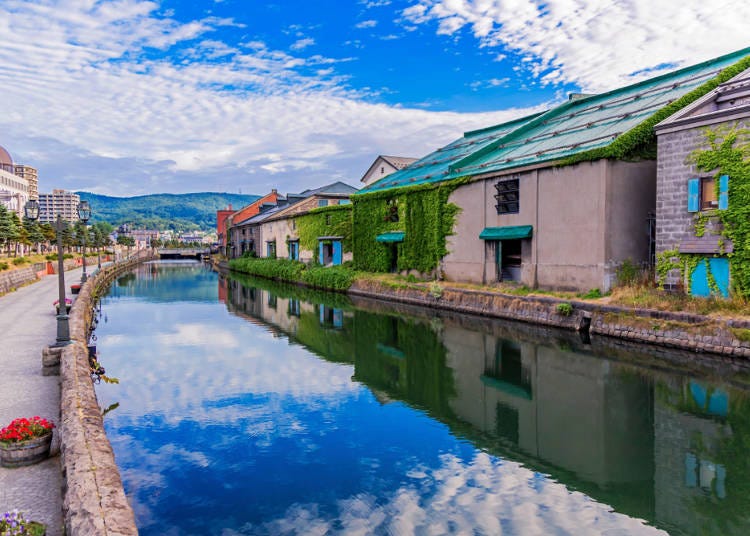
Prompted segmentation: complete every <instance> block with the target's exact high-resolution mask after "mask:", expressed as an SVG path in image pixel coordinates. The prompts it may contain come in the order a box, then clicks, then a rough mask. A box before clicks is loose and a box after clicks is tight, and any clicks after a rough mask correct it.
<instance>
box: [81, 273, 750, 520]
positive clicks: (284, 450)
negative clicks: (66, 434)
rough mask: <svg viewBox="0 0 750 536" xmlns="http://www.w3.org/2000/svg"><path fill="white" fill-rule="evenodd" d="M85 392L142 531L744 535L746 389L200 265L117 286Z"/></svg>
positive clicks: (748, 501) (601, 352) (451, 317)
mask: <svg viewBox="0 0 750 536" xmlns="http://www.w3.org/2000/svg"><path fill="white" fill-rule="evenodd" d="M98 316H99V320H98V325H97V328H96V330H95V332H94V335H95V338H96V341H95V342H94V344H96V345H97V347H98V352H99V357H100V360H101V362H102V364H103V365H104V366H105V367H106V370H107V375H108V376H110V377H115V378H117V380H119V383H106V382H102V383H100V384H98V385H97V396H98V398H99V402H100V405H101V406H102V408H103V410H104V411H106V415H105V427H106V431H107V435H108V437H109V438H110V441H111V443H112V446H113V448H114V451H115V457H116V461H117V464H118V466H119V467H120V471H121V474H122V478H123V482H124V486H125V491H126V494H127V496H128V498H129V500H130V501H131V504H132V506H133V509H134V511H135V515H136V521H137V524H138V527H139V530H140V533H141V534H144V535H152V534H153V535H156V534H170V535H178V534H179V535H182V534H185V535H187V534H211V535H236V534H306V535H307V534H403V535H410V534H451V533H455V534H520V535H526V534H601V533H608V534H664V533H669V534H748V533H750V397H749V396H748V394H750V392H749V390H748V387H747V386H748V385H750V375H748V372H747V370H746V369H745V367H743V366H740V365H738V364H737V363H733V362H731V361H722V360H716V359H705V358H704V359H698V357H697V356H696V355H695V354H693V355H690V354H680V353H678V352H671V351H667V350H664V349H649V348H644V347H640V346H635V345H627V344H625V343H622V342H618V341H612V340H603V339H601V338H594V340H593V341H591V342H590V343H585V342H583V341H582V340H581V339H580V338H579V337H578V336H577V334H572V333H567V332H562V331H555V330H549V329H544V328H540V327H537V326H531V325H525V324H516V323H507V322H502V321H497V320H489V319H483V318H479V317H471V316H464V315H455V314H446V313H438V312H436V311H432V310H425V309H420V308H415V307H408V306H403V305H397V304H388V303H385V302H380V301H376V300H367V299H350V298H348V297H346V296H343V295H338V294H331V293H323V292H317V291H312V290H309V289H304V288H299V287H296V286H290V285H284V284H279V283H273V282H269V281H266V280H261V279H252V278H246V277H235V276H233V275H232V276H226V275H220V274H217V273H215V272H213V271H211V270H210V269H208V268H206V267H204V266H203V265H201V264H199V263H197V262H165V261H162V262H154V263H148V264H144V265H141V266H140V267H139V268H138V269H137V270H136V271H134V272H132V273H129V274H126V275H123V276H122V277H120V278H119V279H117V280H116V281H115V282H114V283H113V285H112V287H111V289H110V291H109V294H108V295H106V296H105V297H104V298H103V299H102V302H101V311H100V313H99V315H98Z"/></svg>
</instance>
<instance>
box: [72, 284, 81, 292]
mask: <svg viewBox="0 0 750 536" xmlns="http://www.w3.org/2000/svg"><path fill="white" fill-rule="evenodd" d="M70 292H72V293H73V294H78V293H79V292H81V285H79V284H75V285H70Z"/></svg>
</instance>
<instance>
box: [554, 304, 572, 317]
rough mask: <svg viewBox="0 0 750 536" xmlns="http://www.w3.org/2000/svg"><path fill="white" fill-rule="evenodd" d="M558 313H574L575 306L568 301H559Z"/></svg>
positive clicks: (567, 314)
mask: <svg viewBox="0 0 750 536" xmlns="http://www.w3.org/2000/svg"><path fill="white" fill-rule="evenodd" d="M557 314H559V315H560V316H570V315H572V314H573V306H572V305H570V304H569V303H568V302H563V303H558V304H557Z"/></svg>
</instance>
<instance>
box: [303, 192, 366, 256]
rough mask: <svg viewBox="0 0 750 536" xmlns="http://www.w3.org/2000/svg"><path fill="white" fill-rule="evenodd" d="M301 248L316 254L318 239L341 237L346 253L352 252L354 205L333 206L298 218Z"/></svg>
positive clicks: (317, 209)
mask: <svg viewBox="0 0 750 536" xmlns="http://www.w3.org/2000/svg"><path fill="white" fill-rule="evenodd" d="M296 222H297V233H298V235H299V245H300V248H301V249H303V250H306V251H312V252H313V258H315V252H316V251H317V250H318V237H321V236H340V237H342V240H341V242H342V247H343V250H344V252H351V251H352V205H331V206H328V207H320V208H316V209H314V210H311V211H310V212H308V213H307V214H305V215H303V216H299V217H298V218H296Z"/></svg>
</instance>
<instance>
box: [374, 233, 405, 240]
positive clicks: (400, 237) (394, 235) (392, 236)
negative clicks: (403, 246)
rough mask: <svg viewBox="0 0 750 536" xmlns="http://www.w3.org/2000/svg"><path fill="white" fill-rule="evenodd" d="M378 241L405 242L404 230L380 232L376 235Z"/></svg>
mask: <svg viewBox="0 0 750 536" xmlns="http://www.w3.org/2000/svg"><path fill="white" fill-rule="evenodd" d="M375 240H377V241H378V242H403V241H404V232H403V231H392V232H390V233H383V234H379V235H378V236H376V237H375Z"/></svg>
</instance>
